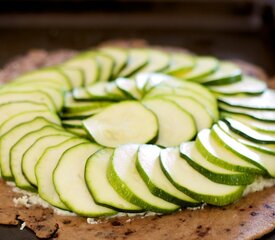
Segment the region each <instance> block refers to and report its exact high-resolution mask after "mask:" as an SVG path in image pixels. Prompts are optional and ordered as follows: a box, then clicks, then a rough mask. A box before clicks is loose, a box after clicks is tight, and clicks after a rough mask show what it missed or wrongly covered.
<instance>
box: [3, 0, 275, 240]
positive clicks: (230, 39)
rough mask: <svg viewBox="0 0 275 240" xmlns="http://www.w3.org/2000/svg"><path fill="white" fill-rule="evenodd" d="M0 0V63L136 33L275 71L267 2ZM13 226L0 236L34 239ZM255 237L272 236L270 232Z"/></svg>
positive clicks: (271, 8) (273, 7) (272, 8)
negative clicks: (30, 52) (34, 52)
mask: <svg viewBox="0 0 275 240" xmlns="http://www.w3.org/2000/svg"><path fill="white" fill-rule="evenodd" d="M38 2H39V3H38ZM259 2H260V3H259ZM0 4H1V7H0V67H1V66H3V65H4V64H5V63H6V62H7V61H9V60H10V59H12V58H13V57H15V56H17V55H20V54H24V53H26V52H27V51H28V50H29V49H33V48H42V49H47V50H53V49H60V48H68V49H85V48H88V47H91V46H93V45H96V44H98V43H100V42H102V41H106V40H108V39H114V38H121V39H127V38H141V39H146V40H147V41H149V42H150V43H151V44H158V45H169V46H180V47H184V48H187V49H190V50H191V51H194V52H196V53H198V54H211V55H215V56H217V57H219V58H229V59H230V58H232V59H236V58H238V59H243V60H245V61H248V62H251V63H254V64H256V65H258V66H260V67H262V68H263V69H265V70H266V71H267V73H268V74H269V76H274V75H275V67H274V66H275V44H274V43H275V30H274V29H275V28H274V13H275V4H274V2H273V3H272V1H258V3H257V2H256V1H233V0H231V1H229V0H216V1H214V0H213V1H212V0H211V1H203V0H201V1H199V0H196V1H184V2H183V1H180V0H173V1H169V2H168V1H157V0H155V1H153V0H151V1H131V3H130V2H126V1H121V0H117V1H87V0H86V1H84V0H78V1H76V0H74V1H64V0H63V1H57V0H52V1H45V0H42V1H31V0H29V1H25V0H17V1H14V0H1V3H0ZM19 228H20V226H16V227H14V226H3V225H0V240H25V239H26V240H32V239H37V238H36V237H35V236H34V235H33V233H32V232H30V231H29V230H27V229H24V230H23V231H20V230H19ZM263 239H268V240H271V239H272V240H275V232H273V233H270V234H268V235H267V236H265V237H264V238H263Z"/></svg>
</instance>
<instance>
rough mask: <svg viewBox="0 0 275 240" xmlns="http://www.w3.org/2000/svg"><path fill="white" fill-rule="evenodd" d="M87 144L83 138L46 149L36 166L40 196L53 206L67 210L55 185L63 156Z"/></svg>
mask: <svg viewBox="0 0 275 240" xmlns="http://www.w3.org/2000/svg"><path fill="white" fill-rule="evenodd" d="M84 142H87V141H86V140H85V139H82V138H77V137H76V138H70V139H68V140H67V141H65V142H62V143H60V144H58V145H56V146H52V147H49V148H47V149H46V151H45V152H44V153H43V155H42V156H41V157H40V158H39V160H38V162H37V164H36V165H35V176H36V179H37V188H38V193H39V196H40V197H41V198H42V199H43V200H45V201H47V202H48V203H50V204H51V205H53V206H55V207H58V208H61V209H66V210H68V208H67V207H66V205H64V203H63V202H62V201H61V200H60V198H59V196H58V194H57V192H56V190H55V187H54V183H53V178H52V176H53V172H54V169H55V168H56V166H57V164H58V161H59V159H60V158H61V156H62V154H63V153H64V152H65V151H66V150H68V149H70V148H72V147H73V146H76V145H78V144H80V143H84Z"/></svg>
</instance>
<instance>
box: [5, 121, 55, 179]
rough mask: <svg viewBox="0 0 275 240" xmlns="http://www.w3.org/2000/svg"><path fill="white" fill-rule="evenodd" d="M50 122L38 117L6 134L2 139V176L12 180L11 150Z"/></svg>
mask: <svg viewBox="0 0 275 240" xmlns="http://www.w3.org/2000/svg"><path fill="white" fill-rule="evenodd" d="M49 124H50V122H49V121H47V120H45V119H44V118H41V117H38V118H35V119H33V120H31V121H29V122H24V123H21V124H19V125H17V126H16V127H14V128H12V129H11V130H10V131H8V132H7V133H5V134H4V135H2V136H1V138H0V165H1V175H2V177H3V178H5V179H7V180H9V179H10V180H12V179H13V176H12V172H11V168H10V150H11V148H12V147H13V145H14V144H15V143H16V142H17V141H18V140H20V139H21V138H22V137H23V136H24V135H26V134H27V133H29V132H31V131H35V130H37V129H39V128H41V127H43V126H46V125H49Z"/></svg>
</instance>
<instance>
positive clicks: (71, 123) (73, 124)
mask: <svg viewBox="0 0 275 240" xmlns="http://www.w3.org/2000/svg"><path fill="white" fill-rule="evenodd" d="M62 126H63V127H68V128H82V120H79V119H71V120H62Z"/></svg>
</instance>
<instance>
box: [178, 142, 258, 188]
mask: <svg viewBox="0 0 275 240" xmlns="http://www.w3.org/2000/svg"><path fill="white" fill-rule="evenodd" d="M180 154H181V156H182V157H183V158H184V159H185V160H186V161H187V162H188V164H189V165H190V166H192V167H193V168H194V169H195V170H197V171H198V172H199V173H201V174H202V175H204V176H205V177H207V178H208V179H210V180H212V181H213V182H216V183H222V184H225V185H236V186H238V185H248V184H251V183H252V182H253V181H254V179H255V176H254V175H252V174H248V173H244V172H238V171H232V170H228V169H225V168H223V167H220V166H218V165H216V164H214V163H211V162H210V161H208V159H207V158H206V157H204V156H203V155H202V154H201V153H200V152H199V151H198V149H197V147H196V145H195V142H186V143H182V144H181V145H180Z"/></svg>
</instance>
